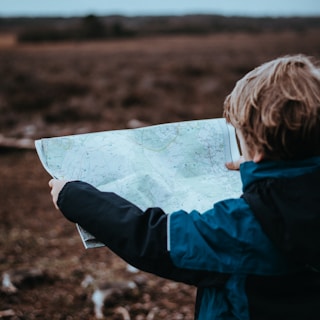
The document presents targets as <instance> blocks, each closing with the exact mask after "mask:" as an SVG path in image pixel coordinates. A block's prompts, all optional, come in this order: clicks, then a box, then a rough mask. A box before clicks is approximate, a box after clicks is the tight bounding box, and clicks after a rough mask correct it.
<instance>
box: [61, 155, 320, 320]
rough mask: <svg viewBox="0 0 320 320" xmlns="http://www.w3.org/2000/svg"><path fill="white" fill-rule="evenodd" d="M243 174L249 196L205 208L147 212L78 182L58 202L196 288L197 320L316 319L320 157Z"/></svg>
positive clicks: (144, 263) (247, 168) (136, 256)
mask: <svg viewBox="0 0 320 320" xmlns="http://www.w3.org/2000/svg"><path fill="white" fill-rule="evenodd" d="M240 172H241V178H242V182H243V196H242V197H240V198H238V199H227V200H224V201H221V202H218V203H216V204H214V206H213V208H209V209H208V211H206V212H202V213H199V212H197V211H192V212H184V211H177V212H173V213H169V214H166V213H164V212H163V210H162V209H160V208H149V209H147V210H146V211H144V212H143V211H142V210H140V209H139V208H138V207H136V206H135V205H134V204H132V203H130V202H128V201H126V200H125V199H123V198H121V197H119V196H118V195H116V194H114V193H109V192H100V191H98V190H97V189H96V188H94V187H92V186H91V185H89V184H86V183H84V182H80V181H74V182H69V183H67V184H66V185H65V186H64V188H63V189H62V191H61V192H60V194H59V198H58V206H59V208H60V210H61V211H62V212H63V214H64V215H65V217H66V218H67V219H69V220H70V221H72V222H75V223H78V224H79V225H81V226H82V227H83V228H84V229H86V230H88V231H89V232H90V233H92V234H93V235H94V236H95V237H96V238H97V239H99V240H100V241H102V242H103V243H105V244H106V245H107V246H108V247H109V248H110V249H111V250H112V251H114V252H115V253H116V254H118V255H119V256H120V257H122V258H123V259H124V260H126V261H127V262H128V263H130V264H132V265H133V266H135V267H137V268H139V269H141V270H144V271H147V272H151V273H153V274H157V275H159V276H161V277H165V278H168V279H172V280H175V281H180V282H184V283H188V284H191V285H195V286H197V288H198V295H197V302H196V312H195V318H196V319H201V320H203V319H204V320H208V319H215V320H217V319H223V320H229V319H230V320H231V319H239V320H247V319H253V320H255V319H259V320H264V319H266V320H267V319H268V320H269V319H273V320H277V319H279V320H280V319H281V320H283V319H290V320H294V319H299V320H300V319H310V320H313V319H314V320H316V319H317V320H318V319H320V273H319V272H318V270H319V266H320V158H319V157H315V158H310V159H306V160H301V161H291V162H281V161H276V162H272V161H263V162H261V163H258V164H255V163H253V162H246V163H244V164H242V165H241V168H240Z"/></svg>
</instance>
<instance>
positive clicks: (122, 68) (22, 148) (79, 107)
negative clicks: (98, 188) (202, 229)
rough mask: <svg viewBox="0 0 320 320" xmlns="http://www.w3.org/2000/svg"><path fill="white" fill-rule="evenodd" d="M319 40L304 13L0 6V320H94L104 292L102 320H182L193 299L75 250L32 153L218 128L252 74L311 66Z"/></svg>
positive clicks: (103, 252)
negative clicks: (78, 142)
mask: <svg viewBox="0 0 320 320" xmlns="http://www.w3.org/2000/svg"><path fill="white" fill-rule="evenodd" d="M319 34H320V2H319V1H317V0H314V1H310V0H309V1H307V0H304V1H294V0H291V1H273V0H269V1H260V2H256V1H253V0H247V1H241V2H240V1H237V0H233V1H231V0H230V1H225V2H222V3H218V2H213V1H205V0H201V1H197V2H196V3H195V2H194V1H184V2H183V3H181V2H179V1H161V2H159V3H153V2H150V1H148V2H147V1H139V2H138V3H137V2H132V1H128V0H127V1H125V0H122V1H120V0H118V1H102V0H101V1H99V0H95V1H84V0H82V1H79V0H78V1H71V0H69V1H67V2H66V1H61V0H59V1H54V2H53V1H52V2H49V1H37V0H29V1H27V2H24V1H18V0H10V1H2V2H1V7H0V114H1V116H0V178H1V186H0V199H1V200H0V201H1V203H0V218H1V220H0V277H1V278H0V279H1V281H2V282H1V287H0V319H1V318H6V319H95V318H96V317H98V316H99V314H98V313H95V311H94V303H93V302H92V301H91V297H92V293H93V292H94V291H95V290H97V288H102V287H106V286H107V287H108V288H111V289H112V290H111V292H112V294H111V295H110V297H108V298H106V303H105V305H104V307H103V309H102V311H103V314H104V316H105V318H106V319H137V320H138V319H139V320H140V319H141V320H142V319H148V320H151V319H172V320H174V319H192V318H193V308H194V307H193V306H194V297H195V289H194V288H191V287H188V286H185V285H182V284H176V283H172V282H169V281H165V280H162V279H159V278H156V277H153V276H151V275H148V274H145V273H142V272H133V271H134V270H131V269H128V266H127V265H126V264H125V263H124V262H123V261H121V260H120V259H119V258H117V257H116V256H115V255H114V254H113V253H112V252H110V251H109V250H108V249H95V250H87V251H86V250H85V249H83V247H82V243H81V241H80V239H79V236H78V234H77V231H76V229H75V227H74V226H73V225H72V224H71V223H69V222H67V221H65V220H64V219H63V218H62V217H61V216H60V214H59V213H58V212H56V210H55V209H54V208H53V206H52V204H51V200H50V196H49V188H48V187H47V182H48V180H49V179H50V177H49V176H48V174H47V173H46V172H45V171H44V169H43V168H42V167H41V165H40V162H39V160H38V159H37V155H36V153H35V150H34V147H33V141H34V139H38V138H42V137H51V136H61V135H68V134H77V133H85V132H93V131H102V130H113V129H124V128H134V127H139V126H144V125H152V124H158V123H165V122H174V121H185V120H193V119H203V118H215V117H221V116H222V106H223V101H224V98H225V96H226V95H227V94H228V93H229V92H230V91H231V90H232V88H233V86H234V85H235V82H236V81H237V80H238V79H240V78H241V77H242V76H243V75H244V74H246V73H247V72H248V71H250V70H251V69H252V68H254V67H256V66H258V65H259V64H261V63H263V62H266V61H268V60H271V59H273V58H276V57H278V56H282V55H287V54H297V53H303V54H306V55H309V56H313V57H314V58H315V59H316V60H319V58H320V37H319ZM75 165H76V164H75ZM160 205H161V204H160ZM84 280H85V281H84ZM130 281H134V283H135V285H136V287H135V288H134V289H133V288H132V286H131V287H130ZM106 282H108V283H107V284H106ZM115 287H117V288H118V289H117V290H116V289H114V288H115ZM119 287H120V288H121V289H119Z"/></svg>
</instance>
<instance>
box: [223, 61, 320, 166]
mask: <svg viewBox="0 0 320 320" xmlns="http://www.w3.org/2000/svg"><path fill="white" fill-rule="evenodd" d="M224 117H225V118H226V120H227V121H228V122H230V123H231V124H232V125H233V126H234V127H235V128H237V129H238V130H240V131H241V133H242V134H243V136H244V139H245V141H246V143H247V146H248V148H249V150H251V151H253V150H255V151H258V152H261V153H262V154H263V155H264V156H265V158H268V159H277V160H280V159H282V160H291V159H302V158H307V157H311V156H318V155H320V69H319V68H318V67H317V65H316V64H315V63H313V61H312V59H311V58H309V57H307V56H304V55H293V56H285V57H280V58H278V59H275V60H272V61H270V62H267V63H265V64H262V65H261V66H259V67H257V68H255V69H253V70H252V71H251V72H249V73H248V74H247V75H245V76H244V77H243V78H242V79H240V80H239V81H238V82H237V83H236V86H235V87H234V89H233V91H232V92H231V93H230V94H229V95H228V96H227V97H226V99H225V102H224Z"/></svg>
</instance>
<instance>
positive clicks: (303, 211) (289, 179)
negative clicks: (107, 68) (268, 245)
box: [243, 162, 320, 268]
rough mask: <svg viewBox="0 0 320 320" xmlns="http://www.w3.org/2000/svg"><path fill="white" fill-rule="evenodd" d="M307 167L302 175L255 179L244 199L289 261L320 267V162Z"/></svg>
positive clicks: (302, 170)
mask: <svg viewBox="0 0 320 320" xmlns="http://www.w3.org/2000/svg"><path fill="white" fill-rule="evenodd" d="M318 163H319V162H318ZM306 168H307V169H306V170H304V169H301V167H300V174H299V175H295V174H292V175H291V176H290V174H282V175H281V174H280V176H277V177H265V178H261V177H259V178H258V179H252V180H251V183H250V184H248V185H246V186H245V185H244V193H243V198H244V199H245V200H246V201H247V202H248V204H249V205H250V207H251V209H252V211H253V213H254V215H255V216H256V218H257V219H258V221H259V222H260V224H261V226H262V228H263V230H264V232H265V233H266V234H267V236H268V237H269V238H270V239H271V241H272V242H273V243H274V245H275V246H276V247H277V248H278V249H279V250H280V251H281V252H282V254H284V255H285V257H286V258H287V259H288V260H290V261H293V262H295V263H297V264H299V265H309V266H312V267H316V268H317V266H320V168H319V164H318V165H317V166H314V165H313V166H312V169H310V166H306ZM275 171H276V170H275ZM289 171H290V170H289ZM295 172H296V171H295ZM301 173H302V174H301Z"/></svg>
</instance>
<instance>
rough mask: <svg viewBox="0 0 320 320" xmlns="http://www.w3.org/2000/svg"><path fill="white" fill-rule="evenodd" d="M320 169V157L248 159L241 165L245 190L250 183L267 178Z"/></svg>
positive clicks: (293, 175)
mask: <svg viewBox="0 0 320 320" xmlns="http://www.w3.org/2000/svg"><path fill="white" fill-rule="evenodd" d="M316 170H320V157H312V158H307V159H303V160H295V161H282V160H279V161H268V160H265V161H262V162H259V163H255V162H253V161H247V162H244V163H242V164H241V165H240V175H241V180H242V184H243V191H245V190H246V189H247V188H248V186H249V185H251V184H252V183H253V182H256V181H258V180H261V179H266V178H290V177H296V176H300V175H304V174H307V173H311V172H314V171H316Z"/></svg>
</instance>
